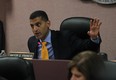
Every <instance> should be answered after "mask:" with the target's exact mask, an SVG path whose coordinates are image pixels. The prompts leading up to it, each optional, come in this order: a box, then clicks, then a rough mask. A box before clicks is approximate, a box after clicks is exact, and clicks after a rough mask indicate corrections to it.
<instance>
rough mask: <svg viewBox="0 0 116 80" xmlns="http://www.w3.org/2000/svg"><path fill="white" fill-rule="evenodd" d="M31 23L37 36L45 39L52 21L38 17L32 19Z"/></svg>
mask: <svg viewBox="0 0 116 80" xmlns="http://www.w3.org/2000/svg"><path fill="white" fill-rule="evenodd" d="M30 25H31V28H32V32H33V33H34V35H35V36H36V38H37V39H41V40H44V39H45V37H46V36H47V34H48V31H49V27H50V21H44V20H43V19H42V18H41V17H36V18H34V19H30Z"/></svg>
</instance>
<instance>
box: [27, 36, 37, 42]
mask: <svg viewBox="0 0 116 80" xmlns="http://www.w3.org/2000/svg"><path fill="white" fill-rule="evenodd" d="M28 41H34V42H35V41H37V39H36V37H35V36H30V37H29V39H28Z"/></svg>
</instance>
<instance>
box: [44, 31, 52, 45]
mask: <svg viewBox="0 0 116 80" xmlns="http://www.w3.org/2000/svg"><path fill="white" fill-rule="evenodd" d="M44 41H45V42H48V43H51V31H50V30H49V32H48V35H47V36H46V38H45V39H44Z"/></svg>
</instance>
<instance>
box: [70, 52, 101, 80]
mask: <svg viewBox="0 0 116 80" xmlns="http://www.w3.org/2000/svg"><path fill="white" fill-rule="evenodd" d="M102 67H103V61H102V59H101V57H100V56H99V55H97V53H95V52H92V51H84V52H81V53H79V54H78V55H76V56H75V57H74V58H73V59H72V61H71V62H70V63H69V73H70V77H69V78H70V80H96V79H98V78H99V75H100V74H99V73H100V70H101V68H102Z"/></svg>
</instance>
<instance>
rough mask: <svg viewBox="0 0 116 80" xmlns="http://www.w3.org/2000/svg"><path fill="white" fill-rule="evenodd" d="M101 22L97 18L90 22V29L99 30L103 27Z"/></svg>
mask: <svg viewBox="0 0 116 80" xmlns="http://www.w3.org/2000/svg"><path fill="white" fill-rule="evenodd" d="M101 24H102V23H101V22H100V20H99V19H97V18H94V19H93V20H90V27H97V28H100V26H101Z"/></svg>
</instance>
